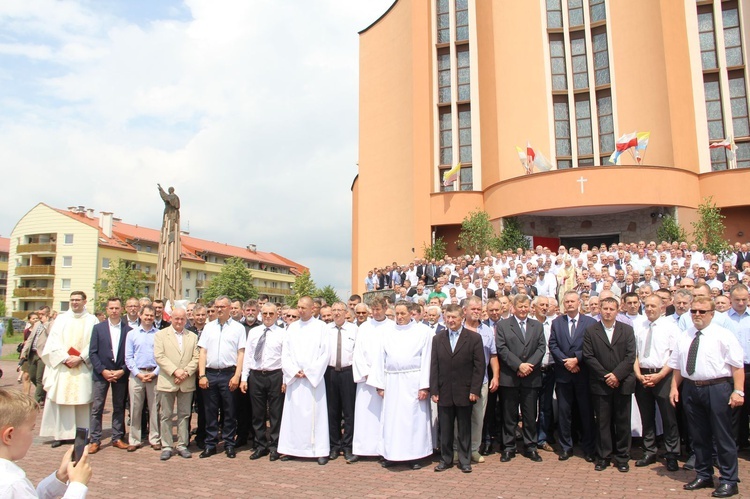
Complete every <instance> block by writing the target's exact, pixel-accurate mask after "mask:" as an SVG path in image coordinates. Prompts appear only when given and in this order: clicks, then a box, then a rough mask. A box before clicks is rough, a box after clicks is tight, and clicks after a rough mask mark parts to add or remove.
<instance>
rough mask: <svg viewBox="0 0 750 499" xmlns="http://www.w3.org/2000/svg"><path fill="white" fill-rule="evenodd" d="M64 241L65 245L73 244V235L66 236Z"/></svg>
mask: <svg viewBox="0 0 750 499" xmlns="http://www.w3.org/2000/svg"><path fill="white" fill-rule="evenodd" d="M63 241H65V244H73V234H65V236H64V238H63Z"/></svg>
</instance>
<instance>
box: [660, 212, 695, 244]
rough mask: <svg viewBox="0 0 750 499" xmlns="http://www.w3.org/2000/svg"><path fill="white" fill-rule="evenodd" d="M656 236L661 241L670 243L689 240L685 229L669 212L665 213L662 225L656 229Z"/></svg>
mask: <svg viewBox="0 0 750 499" xmlns="http://www.w3.org/2000/svg"><path fill="white" fill-rule="evenodd" d="M656 237H657V238H658V239H659V241H667V242H669V243H672V242H675V241H677V242H680V241H687V238H688V237H687V232H685V229H683V228H682V226H681V225H680V224H679V223H677V220H675V219H674V217H672V215H669V214H667V215H664V218H662V219H661V225H660V226H659V228H658V229H656Z"/></svg>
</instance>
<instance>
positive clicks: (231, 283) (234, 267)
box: [203, 257, 258, 302]
mask: <svg viewBox="0 0 750 499" xmlns="http://www.w3.org/2000/svg"><path fill="white" fill-rule="evenodd" d="M221 295H226V296H228V297H229V298H231V299H234V300H242V301H245V300H249V299H250V298H257V297H258V290H256V289H255V286H253V274H252V272H250V270H248V268H247V266H246V265H245V260H243V259H242V258H238V257H232V258H230V259H229V260H227V263H226V264H225V265H224V266H223V267H221V272H219V273H218V274H217V275H216V276H214V277H213V278H212V279H211V280H210V281H209V283H208V286H207V287H206V290H205V292H204V293H203V298H204V299H205V300H206V301H207V302H208V301H211V300H214V299H216V297H217V296H221Z"/></svg>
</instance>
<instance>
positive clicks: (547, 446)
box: [537, 442, 555, 452]
mask: <svg viewBox="0 0 750 499" xmlns="http://www.w3.org/2000/svg"><path fill="white" fill-rule="evenodd" d="M537 449H540V450H543V451H547V452H555V449H553V448H552V446H551V445H550V444H548V443H547V442H544V443H543V444H542V445H537Z"/></svg>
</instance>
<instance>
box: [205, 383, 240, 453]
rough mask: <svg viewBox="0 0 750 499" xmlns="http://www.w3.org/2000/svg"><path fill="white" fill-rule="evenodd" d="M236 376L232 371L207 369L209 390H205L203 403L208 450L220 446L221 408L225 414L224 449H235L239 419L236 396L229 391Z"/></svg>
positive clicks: (222, 431)
mask: <svg viewBox="0 0 750 499" xmlns="http://www.w3.org/2000/svg"><path fill="white" fill-rule="evenodd" d="M232 376H234V368H231V369H223V370H218V369H206V378H208V388H207V389H205V390H203V403H204V406H205V409H206V449H208V448H216V446H217V445H218V444H219V408H221V411H222V413H223V414H224V425H223V426H222V428H221V435H222V437H223V439H224V448H228V447H234V442H235V437H236V435H237V418H236V417H235V412H234V395H233V394H232V392H231V391H229V380H230V379H232Z"/></svg>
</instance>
